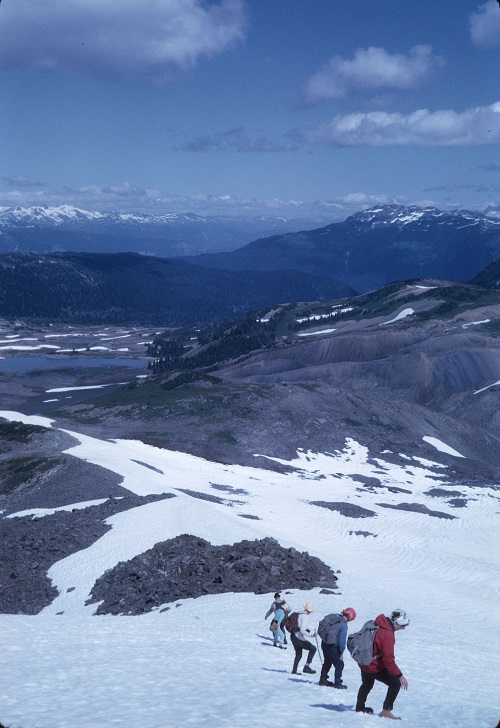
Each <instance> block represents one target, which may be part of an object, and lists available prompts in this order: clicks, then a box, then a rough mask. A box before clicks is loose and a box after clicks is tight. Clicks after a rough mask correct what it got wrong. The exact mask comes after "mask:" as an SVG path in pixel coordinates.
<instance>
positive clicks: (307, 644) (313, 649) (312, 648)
mask: <svg viewBox="0 0 500 728" xmlns="http://www.w3.org/2000/svg"><path fill="white" fill-rule="evenodd" d="M303 649H304V650H307V651H308V653H309V654H308V655H307V658H306V665H310V664H311V662H312V661H313V657H314V655H315V654H316V647H315V646H314V645H312V644H311V643H310V642H305V644H304V648H303Z"/></svg>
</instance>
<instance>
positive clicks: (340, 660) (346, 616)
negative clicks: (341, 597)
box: [319, 607, 356, 690]
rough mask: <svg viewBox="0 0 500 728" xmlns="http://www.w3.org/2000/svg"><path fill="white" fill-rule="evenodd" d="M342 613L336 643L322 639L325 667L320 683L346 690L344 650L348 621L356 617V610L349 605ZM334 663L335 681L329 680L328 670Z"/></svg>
mask: <svg viewBox="0 0 500 728" xmlns="http://www.w3.org/2000/svg"><path fill="white" fill-rule="evenodd" d="M340 614H341V615H342V619H341V621H340V623H339V628H338V639H337V642H336V644H332V645H330V644H328V643H327V642H325V641H324V640H321V651H322V652H323V667H322V668H321V675H320V678H319V684H320V685H325V686H328V687H330V688H337V689H338V690H345V689H346V688H347V685H344V683H343V682H342V672H343V670H344V650H345V644H346V641H347V622H352V621H353V619H356V612H355V610H354V609H353V608H352V607H347V608H346V609H343V610H342V611H341V613H340ZM332 665H333V666H334V668H335V677H334V681H335V682H330V680H328V671H329V670H330V668H331V666H332Z"/></svg>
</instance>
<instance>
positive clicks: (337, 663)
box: [332, 645, 344, 683]
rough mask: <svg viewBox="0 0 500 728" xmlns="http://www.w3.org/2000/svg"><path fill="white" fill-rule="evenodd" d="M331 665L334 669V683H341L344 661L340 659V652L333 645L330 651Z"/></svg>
mask: <svg viewBox="0 0 500 728" xmlns="http://www.w3.org/2000/svg"><path fill="white" fill-rule="evenodd" d="M332 663H333V666H334V667H335V678H334V680H335V682H336V683H341V682H342V672H343V670H344V660H342V658H341V657H340V650H339V648H338V647H337V646H336V645H335V647H334V648H333V651H332Z"/></svg>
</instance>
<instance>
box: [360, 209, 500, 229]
mask: <svg viewBox="0 0 500 728" xmlns="http://www.w3.org/2000/svg"><path fill="white" fill-rule="evenodd" d="M489 210H490V212H486V211H485V212H484V213H481V212H473V211H471V210H453V211H451V212H449V211H448V212H444V211H443V210H439V209H438V208H437V207H416V206H414V205H413V206H408V207H407V206H404V205H384V206H382V207H372V208H370V209H369V210H362V211H361V212H357V213H355V214H354V215H351V216H350V217H349V218H348V219H347V220H346V222H347V221H350V222H351V223H352V224H358V225H359V226H360V227H366V226H367V225H368V226H370V227H371V228H372V229H374V228H380V227H383V226H386V225H391V226H393V227H396V228H398V229H403V228H405V227H406V226H407V225H412V226H413V227H414V229H417V228H419V227H420V228H421V229H422V230H426V229H427V230H428V229H430V228H431V227H432V226H433V225H450V226H452V227H454V228H455V229H460V226H462V225H464V226H465V225H467V226H468V225H478V226H480V227H483V228H484V229H492V228H495V227H497V226H498V225H500V210H497V212H496V213H495V212H494V208H489Z"/></svg>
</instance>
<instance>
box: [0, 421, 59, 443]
mask: <svg viewBox="0 0 500 728" xmlns="http://www.w3.org/2000/svg"><path fill="white" fill-rule="evenodd" d="M48 431H49V428H47V427H40V426H39V425H25V424H24V423H23V422H17V421H16V422H0V440H7V442H28V441H29V439H30V437H31V435H33V434H35V433H43V432H48Z"/></svg>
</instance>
